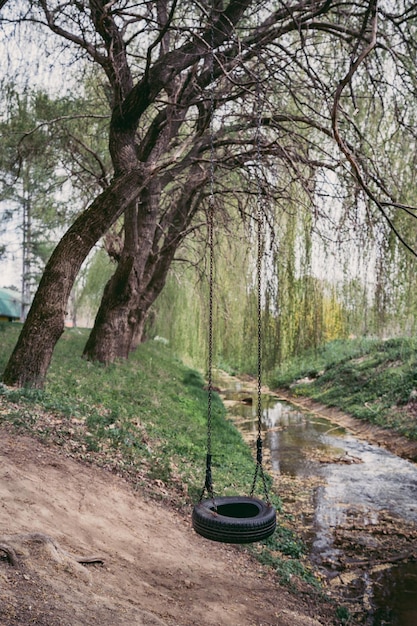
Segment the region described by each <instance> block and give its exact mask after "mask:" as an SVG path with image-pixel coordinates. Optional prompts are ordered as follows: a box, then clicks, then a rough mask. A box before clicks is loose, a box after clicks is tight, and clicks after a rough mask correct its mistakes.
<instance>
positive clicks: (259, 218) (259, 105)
mask: <svg viewBox="0 0 417 626" xmlns="http://www.w3.org/2000/svg"><path fill="white" fill-rule="evenodd" d="M259 26H260V15H259V12H258V16H257V27H258V30H259ZM262 110H263V102H262V96H261V72H260V56H259V52H258V55H257V65H256V136H255V145H256V167H255V178H256V203H257V212H256V235H257V236H256V244H257V258H256V285H257V330H258V333H257V348H258V354H257V404H256V414H257V422H258V437H257V440H256V469H255V476H254V478H253V484H252V490H251V496H253V493H254V491H255V488H256V482H257V479H258V476H259V474H260V476H261V479H262V483H263V488H264V494H265V498H266V500H267V502H268V504H269V494H268V488H267V484H266V478H265V474H264V470H263V464H262V444H263V441H262V257H263V254H262V252H263V241H262V234H263V221H264V220H263V193H262V184H261V167H262V157H261V128H262Z"/></svg>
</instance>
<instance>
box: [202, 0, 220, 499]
mask: <svg viewBox="0 0 417 626" xmlns="http://www.w3.org/2000/svg"><path fill="white" fill-rule="evenodd" d="M211 19H212V25H211V42H210V72H211V77H210V78H211V80H210V84H211V89H210V197H209V210H208V245H209V319H208V374H207V378H208V398H207V455H206V478H205V483H204V488H203V491H202V493H201V496H200V501H201V500H202V498H203V496H204V493H205V491H207V493H208V495H209V496H210V498H212V500H213V503H214V489H213V478H212V472H211V461H212V449H211V448H212V446H211V440H212V437H211V434H212V406H213V292H214V232H213V231H214V130H213V119H214V26H213V20H214V12H213V11H212V17H211ZM214 508H215V509H216V506H215V504H214Z"/></svg>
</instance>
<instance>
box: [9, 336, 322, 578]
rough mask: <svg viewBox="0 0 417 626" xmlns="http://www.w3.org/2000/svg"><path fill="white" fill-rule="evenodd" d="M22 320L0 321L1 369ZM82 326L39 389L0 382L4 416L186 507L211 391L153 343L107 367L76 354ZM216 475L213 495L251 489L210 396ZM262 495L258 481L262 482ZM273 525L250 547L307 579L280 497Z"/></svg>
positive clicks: (61, 346)
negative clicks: (267, 535) (263, 538)
mask: <svg viewBox="0 0 417 626" xmlns="http://www.w3.org/2000/svg"><path fill="white" fill-rule="evenodd" d="M19 331H20V326H19V325H12V324H3V325H2V326H1V327H0V346H1V350H0V373H1V372H2V371H3V370H4V366H5V364H6V362H7V358H8V356H9V354H10V353H11V351H12V349H13V346H14V344H15V342H16V339H17V336H18V332H19ZM86 338H87V331H83V330H80V329H71V330H66V331H65V333H64V335H63V337H62V338H61V340H60V341H59V343H58V345H57V347H56V350H55V353H54V357H53V361H52V364H51V367H50V369H49V372H48V377H47V383H46V386H45V389H44V390H42V391H39V390H30V389H26V390H14V389H10V388H7V387H5V386H2V385H0V402H1V411H0V421H3V422H4V421H6V422H8V423H9V424H10V423H11V424H13V425H14V426H15V427H16V428H18V429H19V430H23V431H24V432H28V433H30V434H35V435H36V436H37V437H40V438H41V439H43V440H46V441H48V442H52V443H54V444H57V445H60V446H62V447H63V449H64V450H65V451H66V453H68V454H70V455H71V456H73V457H75V458H78V459H81V460H83V461H87V462H91V463H94V464H96V465H100V466H103V467H106V468H108V469H110V470H111V471H115V472H117V473H119V474H121V475H123V476H125V477H126V478H128V479H129V480H130V481H131V482H133V484H134V485H136V486H137V488H139V489H142V490H145V491H146V492H147V493H148V494H150V495H152V496H153V497H158V498H162V499H165V500H166V501H168V502H169V503H170V504H174V505H175V506H176V507H177V508H181V507H185V508H190V505H191V504H192V503H193V502H196V501H197V500H198V498H199V496H200V493H201V490H202V487H203V484H204V476H205V455H206V441H207V391H205V389H204V381H203V379H202V377H201V375H200V374H199V373H198V372H196V371H194V370H191V369H189V368H187V367H185V366H184V365H183V364H182V363H181V362H180V361H179V360H177V359H176V358H175V356H174V355H173V354H172V353H171V352H170V350H169V348H167V347H166V346H164V345H162V344H160V343H157V342H155V341H151V342H148V343H146V344H144V345H142V346H140V347H139V349H138V350H137V351H136V352H135V353H133V354H132V355H131V358H130V359H129V361H127V362H120V363H117V364H114V365H111V366H109V367H103V366H101V365H99V364H92V363H88V362H87V361H84V360H82V359H81V358H80V355H81V352H82V348H83V346H84V344H85V341H86ZM212 406H213V410H212V419H213V434H212V450H213V480H214V485H215V491H216V493H217V494H218V495H226V494H236V493H238V494H247V493H250V489H251V485H252V479H253V475H254V470H255V464H254V460H253V455H252V452H251V450H250V449H249V448H248V446H247V444H246V443H245V442H244V441H243V439H242V436H241V434H240V432H239V431H238V430H237V429H236V428H235V426H234V425H233V424H232V422H230V421H228V420H227V419H226V414H225V409H224V407H223V404H222V402H221V400H220V398H219V397H218V396H217V394H215V395H214V398H213V405H212ZM259 490H260V494H261V495H262V486H261V485H259ZM272 500H273V503H274V505H275V506H276V507H277V509H278V511H279V520H280V522H279V524H278V530H277V532H276V533H275V534H274V536H273V537H272V538H270V539H268V540H267V541H266V542H264V543H261V544H257V545H256V546H253V547H252V548H250V549H251V550H252V551H253V552H254V553H256V555H257V557H258V558H259V560H260V561H261V562H264V563H266V564H268V565H271V566H272V567H273V568H274V569H275V570H276V572H277V574H278V575H279V576H280V578H281V580H285V581H289V580H290V579H292V577H293V576H294V575H295V577H296V578H300V579H304V580H305V581H308V582H309V583H315V579H314V577H313V575H312V573H311V570H310V569H309V567H308V562H307V560H306V557H305V550H304V546H303V544H302V543H301V542H300V541H299V540H298V539H297V538H296V537H295V535H294V533H293V532H292V530H291V528H290V524H287V523H286V520H287V519H288V518H287V515H286V513H285V512H284V511H282V507H281V501H280V499H279V498H278V496H276V495H274V494H272Z"/></svg>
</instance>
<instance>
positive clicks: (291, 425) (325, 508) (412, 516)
mask: <svg viewBox="0 0 417 626" xmlns="http://www.w3.org/2000/svg"><path fill="white" fill-rule="evenodd" d="M247 395H248V394H246V396H247ZM224 397H225V398H226V400H227V398H229V399H236V398H238V397H240V398H242V393H241V391H240V390H239V388H237V389H236V387H235V388H234V389H232V390H231V391H229V392H226V393H225V395H224ZM254 405H255V398H253V402H252V404H251V398H246V404H245V403H243V402H240V403H238V404H235V405H234V406H233V408H231V409H230V411H231V412H232V413H233V415H235V416H236V415H238V416H240V419H239V425H240V428H241V429H243V430H246V431H248V430H249V431H256V428H257V417H256V407H255V406H254ZM262 426H263V430H264V439H265V447H267V448H268V449H269V453H270V462H271V465H272V470H273V472H274V473H277V474H280V475H284V476H285V475H286V476H292V477H302V478H308V477H313V476H314V477H319V478H321V479H322V480H321V484H320V486H318V487H317V488H316V490H315V494H314V513H313V514H312V519H311V520H310V521H311V528H312V532H311V536H310V537H309V541H308V542H309V544H310V546H311V556H312V559H313V560H314V561H315V563H316V565H317V567H318V568H319V569H321V570H322V571H323V572H327V573H328V574H329V575H331V576H332V577H336V576H337V575H338V571H337V570H338V563H341V562H343V558H344V557H346V555H345V554H343V551H344V546H343V545H342V547H340V544H338V543H337V541H335V537H336V534H335V533H337V531H338V529H343V528H344V529H346V528H348V529H349V528H353V529H356V530H357V529H358V528H359V529H360V532H359V535H358V534H357V533H356V535H355V541H356V542H357V544H358V545H359V544H360V546H361V548H362V549H361V550H359V552H360V554H361V556H363V555H365V557H366V554H367V550H368V547H369V552H370V554H373V553H372V550H373V549H374V548H375V545H376V543H378V542H379V541H380V540H379V539H378V537H377V536H376V535H375V528H377V527H378V524H379V523H380V522H381V520H386V519H387V518H390V521H391V528H392V526H394V528H396V526H398V527H399V526H401V525H402V524H405V528H407V524H408V525H409V526H408V527H409V528H414V526H413V525H414V523H417V465H415V464H414V463H411V462H408V461H406V460H403V459H401V458H400V457H398V456H396V455H394V454H391V453H390V452H388V451H386V450H384V449H383V448H380V447H377V446H374V445H371V444H369V443H366V442H364V441H360V440H358V439H356V438H355V437H353V436H352V435H350V434H349V433H348V432H347V431H346V430H345V429H343V428H341V427H339V426H337V425H335V424H332V423H331V422H330V421H329V420H327V419H325V418H317V417H315V416H314V415H313V414H309V413H304V412H300V411H299V410H296V409H294V408H293V407H291V405H290V404H287V403H284V402H281V401H277V400H276V399H275V398H272V397H269V396H265V398H264V399H263V424H262ZM326 459H331V462H326ZM378 528H379V527H378ZM367 529H369V532H367ZM372 530H373V531H374V532H372ZM380 532H381V533H384V530H383V529H382V530H381V531H380ZM404 532H406V531H404ZM403 538H404V533H403ZM394 540H395V538H394ZM381 545H382V546H383V544H381ZM407 545H408V544H407ZM367 546H368V547H367ZM401 547H402V548H404V542H403V543H402V544H401ZM391 548H392V545H391ZM416 556H417V554H416ZM365 560H366V559H365ZM395 560H396V559H395V558H394V559H391V561H395ZM404 561H405V562H404ZM346 589H347V590H348V594H347V595H349V589H351V588H350V587H349V585H346ZM350 593H351V594H352V593H354V594H359V595H360V597H361V599H362V606H363V614H362V616H361V620H362V623H364V624H366V625H367V626H388V625H390V626H417V563H415V562H413V561H411V562H410V559H409V558H408V559H407V558H405V559H404V560H403V561H398V562H395V563H394V564H392V562H390V563H388V564H387V563H385V564H384V565H382V566H380V567H370V568H368V569H367V568H366V567H365V568H362V570H361V572H360V576H358V577H357V581H356V584H355V585H353V591H352V589H351V590H350ZM350 600H352V598H350Z"/></svg>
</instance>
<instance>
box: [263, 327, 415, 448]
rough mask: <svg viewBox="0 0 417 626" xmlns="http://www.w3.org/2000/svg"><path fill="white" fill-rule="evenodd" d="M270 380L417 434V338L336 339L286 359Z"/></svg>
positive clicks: (406, 433)
mask: <svg viewBox="0 0 417 626" xmlns="http://www.w3.org/2000/svg"><path fill="white" fill-rule="evenodd" d="M268 384H269V385H270V387H271V388H273V389H278V388H287V389H288V388H291V391H292V393H294V394H296V395H300V396H307V397H309V398H312V399H314V400H317V401H319V402H321V403H323V404H326V405H328V406H333V407H337V408H339V409H341V410H343V411H345V412H347V413H349V414H350V415H352V416H354V417H357V418H359V419H361V420H365V421H368V422H370V423H373V424H376V425H378V426H382V427H384V428H390V429H392V430H394V431H396V432H398V433H399V434H401V435H404V436H406V437H408V438H409V439H413V440H416V439H417V419H416V418H417V341H416V340H415V339H409V338H398V339H389V340H387V341H377V340H369V339H367V340H363V339H362V340H359V339H355V340H345V341H341V340H339V341H334V342H331V343H329V344H327V345H325V346H324V347H323V348H321V349H320V350H316V351H314V352H313V351H312V352H309V353H305V354H303V355H302V356H301V357H298V358H295V359H292V360H290V361H288V362H286V363H285V364H284V365H283V366H282V367H280V368H278V369H277V370H275V371H274V372H273V373H272V374H271V375H270V376H269V379H268Z"/></svg>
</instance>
